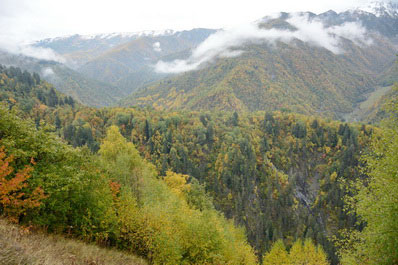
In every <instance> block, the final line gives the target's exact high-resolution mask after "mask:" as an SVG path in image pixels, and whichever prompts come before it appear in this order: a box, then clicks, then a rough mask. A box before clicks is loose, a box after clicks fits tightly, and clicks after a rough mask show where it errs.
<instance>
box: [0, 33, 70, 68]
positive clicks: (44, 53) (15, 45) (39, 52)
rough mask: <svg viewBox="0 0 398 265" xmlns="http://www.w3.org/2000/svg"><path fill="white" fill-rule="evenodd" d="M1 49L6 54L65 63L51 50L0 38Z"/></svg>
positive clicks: (3, 37)
mask: <svg viewBox="0 0 398 265" xmlns="http://www.w3.org/2000/svg"><path fill="white" fill-rule="evenodd" d="M0 49H1V50H4V51H6V52H9V53H12V54H16V55H25V56H28V57H33V58H36V59H40V60H47V61H56V62H60V63H64V62H65V59H64V58H63V57H62V56H61V55H59V54H57V53H56V52H55V51H54V50H52V49H50V48H42V47H35V46H33V45H31V44H24V43H21V41H20V40H17V39H12V38H6V37H5V36H0Z"/></svg>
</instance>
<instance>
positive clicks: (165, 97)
mask: <svg viewBox="0 0 398 265" xmlns="http://www.w3.org/2000/svg"><path fill="white" fill-rule="evenodd" d="M345 45H346V48H347V49H350V53H346V54H343V55H335V54H333V53H332V52H330V51H327V50H326V49H322V48H314V47H312V46H309V45H307V44H305V43H303V42H300V41H297V42H296V43H295V45H286V44H283V43H279V44H278V45H277V47H276V48H275V47H272V46H269V45H266V44H263V45H251V46H249V47H247V49H246V53H244V54H243V55H242V56H240V57H238V58H232V59H220V60H219V61H218V62H217V63H215V64H214V65H210V66H209V67H207V68H204V69H201V70H198V71H192V72H188V73H185V74H181V75H177V76H176V77H172V78H169V79H167V80H163V81H160V82H158V83H156V84H154V85H151V86H148V87H145V88H143V89H141V90H139V91H138V92H137V93H134V94H132V95H131V96H129V97H128V98H127V99H126V100H123V101H122V102H123V103H122V104H123V105H139V106H145V105H152V106H153V107H155V108H159V109H181V108H183V109H194V110H199V109H218V110H249V111H253V110H275V109H282V108H287V109H290V110H292V111H295V112H300V113H304V114H316V113H319V114H321V115H323V114H325V116H334V117H338V116H339V115H340V114H341V113H346V112H350V111H352V109H353V106H354V105H355V103H356V102H358V101H360V100H362V98H361V95H363V94H364V93H365V92H369V91H371V90H373V88H374V87H375V85H376V81H375V78H376V76H377V75H378V72H379V71H382V70H384V68H386V67H387V66H386V63H385V62H386V61H390V58H391V57H392V56H393V55H394V49H393V47H392V46H391V44H389V43H388V42H384V41H382V40H380V41H378V42H377V46H378V47H379V50H377V49H376V50H375V49H373V48H371V47H370V48H360V47H358V46H356V45H354V44H353V43H352V42H350V41H346V43H345ZM375 57H377V58H378V60H377V61H376V60H374V58H375Z"/></svg>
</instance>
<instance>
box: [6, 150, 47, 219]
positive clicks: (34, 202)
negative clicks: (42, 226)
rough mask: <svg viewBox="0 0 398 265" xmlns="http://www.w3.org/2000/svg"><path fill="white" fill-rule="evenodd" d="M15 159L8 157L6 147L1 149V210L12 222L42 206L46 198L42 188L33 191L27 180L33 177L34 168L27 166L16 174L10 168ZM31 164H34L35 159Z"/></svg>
mask: <svg viewBox="0 0 398 265" xmlns="http://www.w3.org/2000/svg"><path fill="white" fill-rule="evenodd" d="M12 162H13V157H12V156H8V157H7V155H6V153H5V151H4V147H1V148H0V207H1V208H0V209H1V210H2V212H3V214H5V215H6V216H8V217H9V218H10V219H11V220H14V221H17V220H18V219H19V217H20V216H21V215H24V214H26V212H27V211H28V210H30V209H33V208H37V207H39V206H40V203H41V200H42V199H44V198H45V197H46V196H45V195H44V191H43V189H42V188H40V187H36V188H35V189H33V190H32V188H31V187H29V184H28V182H27V180H28V179H29V178H30V177H31V176H30V173H31V172H32V171H33V167H32V166H30V165H27V166H25V167H24V168H23V169H21V170H18V171H17V172H15V170H14V168H13V167H12V166H10V163H12ZM31 163H32V164H34V161H33V159H32V160H31Z"/></svg>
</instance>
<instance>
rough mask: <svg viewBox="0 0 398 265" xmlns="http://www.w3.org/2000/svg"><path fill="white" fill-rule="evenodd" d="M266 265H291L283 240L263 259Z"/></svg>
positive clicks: (275, 244) (276, 243) (273, 246)
mask: <svg viewBox="0 0 398 265" xmlns="http://www.w3.org/2000/svg"><path fill="white" fill-rule="evenodd" d="M263 264H264V265H279V264H280V265H286V264H291V263H290V258H289V255H288V253H287V251H286V247H285V244H283V241H282V239H279V240H277V241H276V242H275V243H274V244H273V245H272V247H271V250H270V252H269V253H267V254H266V255H265V256H264V258H263Z"/></svg>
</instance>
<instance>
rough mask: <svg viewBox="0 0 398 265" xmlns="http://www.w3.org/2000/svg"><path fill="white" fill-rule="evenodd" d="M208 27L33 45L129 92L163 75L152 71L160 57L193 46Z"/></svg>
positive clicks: (70, 38)
mask: <svg viewBox="0 0 398 265" xmlns="http://www.w3.org/2000/svg"><path fill="white" fill-rule="evenodd" d="M214 32H215V30H212V29H201V28H198V29H192V30H187V31H173V30H165V31H143V32H135V33H111V34H98V35H88V36H80V35H73V36H67V37H60V38H54V39H46V40H42V41H39V42H37V43H35V44H34V45H35V46H36V47H42V48H51V49H53V50H54V51H55V52H57V53H59V54H60V55H62V56H63V57H65V58H66V61H67V62H66V64H67V65H68V66H70V67H71V68H74V69H75V70H76V71H78V72H79V73H81V74H83V75H84V76H85V77H88V78H91V79H95V80H98V81H101V82H104V83H107V84H111V85H112V86H115V87H119V88H121V89H122V90H123V92H124V93H128V94H129V93H131V92H133V91H134V90H135V89H136V88H137V87H140V86H142V85H144V84H147V83H149V82H151V81H154V80H158V79H161V78H163V77H165V76H166V75H165V74H157V73H156V72H154V71H153V67H152V66H153V65H154V64H155V63H156V62H157V61H158V60H159V59H161V58H162V57H164V56H170V55H172V54H179V53H181V52H183V51H185V50H190V49H192V48H194V47H196V46H197V45H198V44H199V43H201V42H202V41H203V40H205V39H206V38H207V37H208V36H209V35H210V34H212V33H214Z"/></svg>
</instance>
